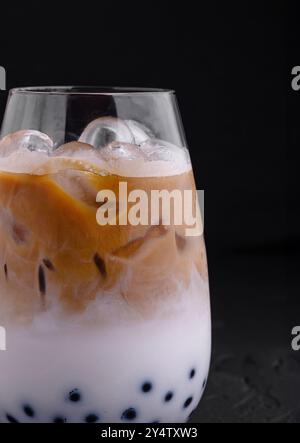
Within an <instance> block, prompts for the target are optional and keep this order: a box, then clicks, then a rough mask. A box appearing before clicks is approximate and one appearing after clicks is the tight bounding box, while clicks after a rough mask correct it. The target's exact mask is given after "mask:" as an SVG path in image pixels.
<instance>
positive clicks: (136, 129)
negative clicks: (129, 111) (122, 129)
mask: <svg viewBox="0 0 300 443" xmlns="http://www.w3.org/2000/svg"><path fill="white" fill-rule="evenodd" d="M125 122H126V125H127V126H128V128H129V129H130V131H131V132H132V135H133V138H134V142H135V143H136V144H137V145H139V144H140V143H143V142H144V141H146V140H147V139H149V138H154V137H155V136H154V134H153V132H152V131H151V129H149V128H147V126H145V125H143V124H142V123H139V122H138V121H136V120H125Z"/></svg>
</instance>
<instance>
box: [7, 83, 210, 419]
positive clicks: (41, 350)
mask: <svg viewBox="0 0 300 443" xmlns="http://www.w3.org/2000/svg"><path fill="white" fill-rule="evenodd" d="M197 208H198V205H197V199H196V190H195V184H194V178H193V173H192V168H191V164H190V157H189V154H188V150H187V148H186V140H185V137H184V132H183V127H182V123H181V119H180V114H179V111H178V107H177V104H176V98H175V94H174V92H173V91H169V90H156V89H124V88H81V87H80V88H79V87H66V88H65V87H59V88H57V87H49V88H20V89H14V90H12V91H11V92H10V95H9V99H8V103H7V108H6V113H5V117H4V120H3V125H2V133H1V141H0V266H1V268H0V325H1V331H2V334H0V336H1V337H2V338H3V340H4V339H5V343H2V348H6V350H1V351H0V406H1V408H0V420H1V421H4V422H44V423H45V422H53V423H65V422H87V423H96V422H103V423H118V422H121V423H132V422H142V423H156V422H161V423H170V422H172V423H175V422H178V423H180V422H186V421H187V420H188V418H189V416H190V414H191V412H192V411H193V410H194V409H195V408H196V407H197V405H198V403H199V401H200V398H201V396H202V394H203V391H204V387H205V384H206V380H207V376H208V370H209V361H210V349H211V327H210V303H209V285H208V274H207V264H206V253H205V246H204V240H203V233H202V230H201V229H198V228H199V226H198V224H197V223H198V221H199V220H198V216H197V214H198V211H197ZM197 226H198V227H197ZM1 269H2V270H1ZM3 340H2V342H3ZM0 348H1V345H0Z"/></svg>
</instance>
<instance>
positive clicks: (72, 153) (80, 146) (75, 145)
mask: <svg viewBox="0 0 300 443" xmlns="http://www.w3.org/2000/svg"><path fill="white" fill-rule="evenodd" d="M91 152H95V149H94V148H93V146H92V145H89V144H87V143H80V142H70V143H66V144H64V145H62V146H60V147H59V148H57V149H55V150H54V151H53V153H52V154H53V155H54V156H55V157H78V155H80V154H83V155H89V154H90V153H91Z"/></svg>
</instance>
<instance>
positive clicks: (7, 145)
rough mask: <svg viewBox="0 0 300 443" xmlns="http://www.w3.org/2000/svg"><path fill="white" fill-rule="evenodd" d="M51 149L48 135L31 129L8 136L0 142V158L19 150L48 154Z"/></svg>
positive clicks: (51, 143)
mask: <svg viewBox="0 0 300 443" xmlns="http://www.w3.org/2000/svg"><path fill="white" fill-rule="evenodd" d="M52 148H53V141H52V140H51V138H50V137H48V135H46V134H43V133H42V132H40V131H35V130H33V129H28V130H27V129H26V130H21V131H17V132H13V133H11V134H8V135H6V136H5V137H4V138H3V139H2V140H1V141H0V156H2V157H7V156H9V155H10V154H12V153H13V152H16V151H20V150H29V151H36V152H41V153H44V154H49V153H50V152H51V151H52Z"/></svg>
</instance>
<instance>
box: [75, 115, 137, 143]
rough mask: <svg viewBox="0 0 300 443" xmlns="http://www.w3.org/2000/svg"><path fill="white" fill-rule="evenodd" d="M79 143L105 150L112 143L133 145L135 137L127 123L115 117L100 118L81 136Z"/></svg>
mask: <svg viewBox="0 0 300 443" xmlns="http://www.w3.org/2000/svg"><path fill="white" fill-rule="evenodd" d="M78 141H79V142H82V143H88V144H90V145H92V146H94V148H103V147H104V146H106V145H108V144H109V143H111V142H114V141H118V142H123V143H133V142H134V139H133V135H132V132H131V131H130V129H129V127H128V126H127V125H126V123H125V122H124V121H123V120H121V119H119V118H115V117H100V118H97V119H96V120H93V121H92V122H91V123H90V124H89V125H88V126H87V127H86V128H85V129H84V131H83V133H82V134H81V136H80V138H79V140H78Z"/></svg>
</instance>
